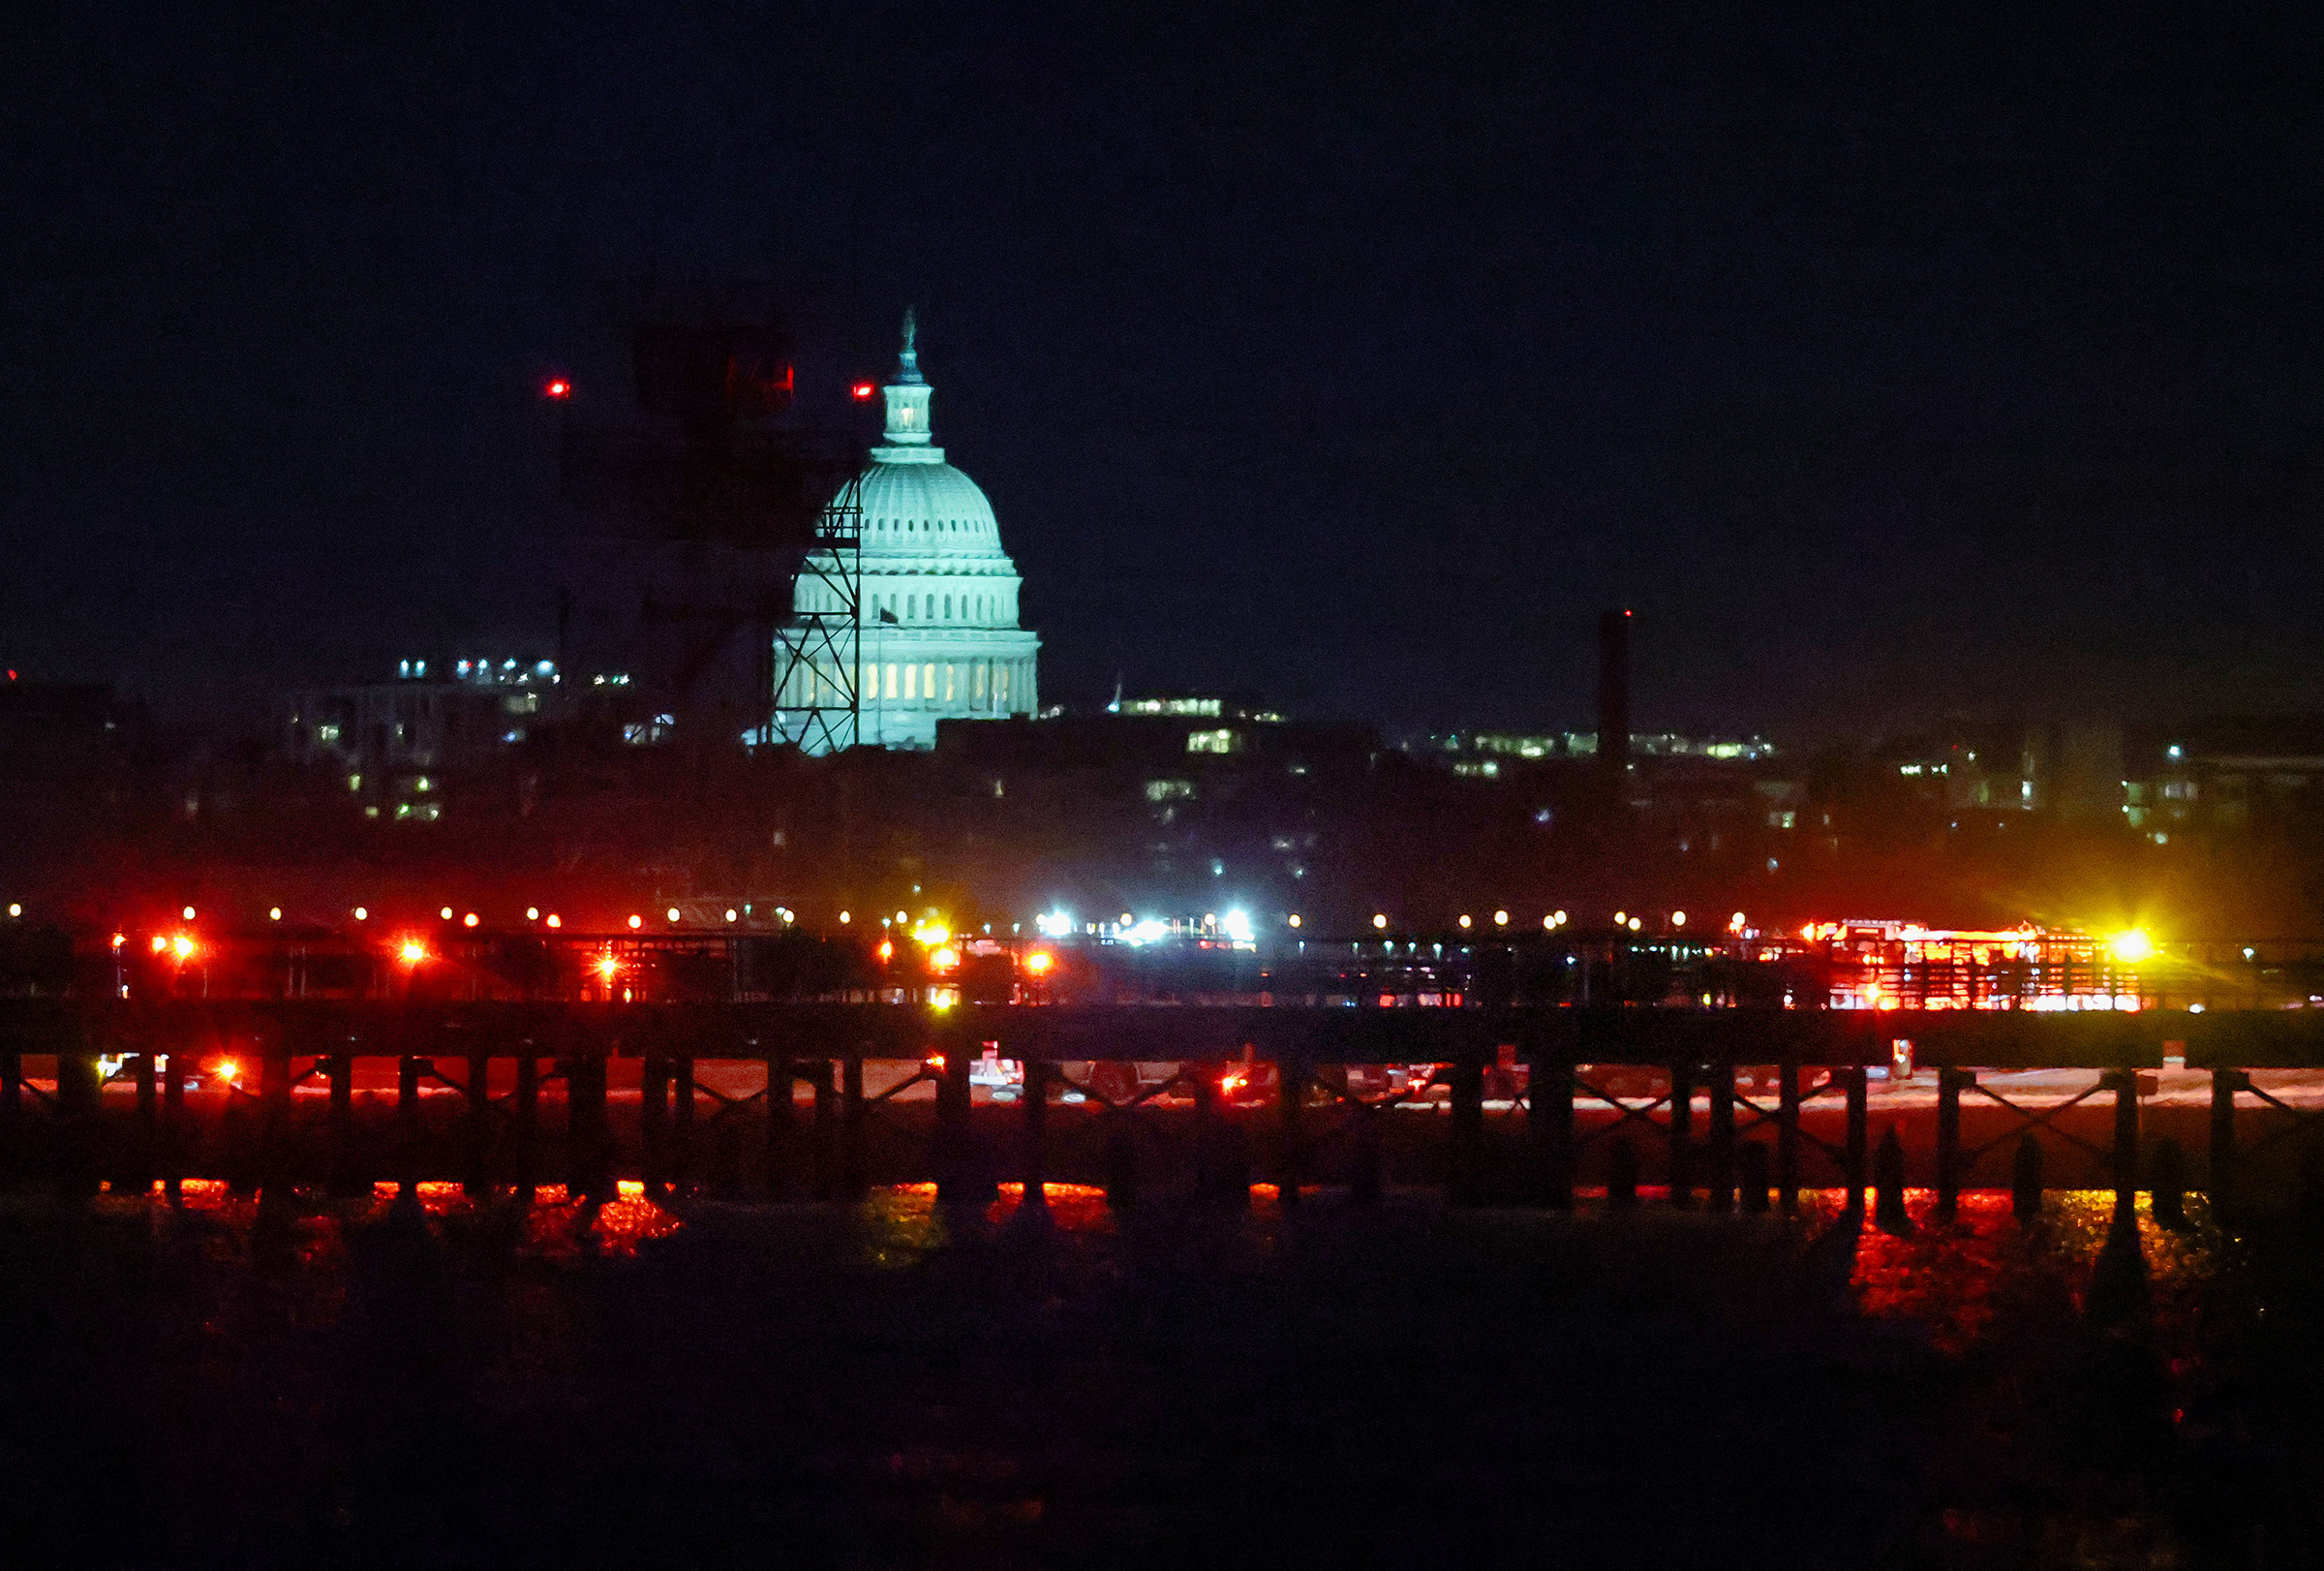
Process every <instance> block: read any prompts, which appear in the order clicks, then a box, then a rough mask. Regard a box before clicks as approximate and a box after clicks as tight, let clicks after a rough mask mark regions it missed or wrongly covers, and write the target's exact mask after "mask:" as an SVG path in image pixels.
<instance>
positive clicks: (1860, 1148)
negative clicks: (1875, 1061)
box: [1839, 1063, 1871, 1217]
mask: <svg viewBox="0 0 2324 1571" xmlns="http://www.w3.org/2000/svg"><path fill="white" fill-rule="evenodd" d="M1839 1074H1840V1078H1841V1083H1842V1085H1843V1086H1845V1087H1846V1088H1847V1091H1848V1211H1849V1215H1850V1216H1851V1217H1862V1216H1863V1215H1864V1165H1865V1164H1864V1156H1865V1146H1866V1145H1867V1144H1868V1136H1869V1135H1870V1133H1871V1128H1870V1117H1871V1115H1870V1112H1869V1110H1868V1108H1867V1106H1866V1104H1865V1074H1864V1065H1862V1064H1861V1063H1851V1064H1850V1065H1848V1066H1847V1067H1846V1068H1844V1069H1841V1070H1840V1071H1839Z"/></svg>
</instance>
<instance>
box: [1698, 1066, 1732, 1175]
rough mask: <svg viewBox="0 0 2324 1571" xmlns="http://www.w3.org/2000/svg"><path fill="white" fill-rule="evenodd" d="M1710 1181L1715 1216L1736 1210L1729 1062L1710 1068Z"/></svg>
mask: <svg viewBox="0 0 2324 1571" xmlns="http://www.w3.org/2000/svg"><path fill="white" fill-rule="evenodd" d="M1710 1092H1711V1116H1710V1141H1709V1145H1710V1150H1709V1152H1708V1155H1709V1157H1710V1169H1711V1170H1710V1172H1709V1173H1708V1174H1706V1175H1705V1177H1707V1178H1708V1179H1709V1180H1710V1187H1711V1209H1712V1210H1713V1211H1715V1212H1726V1211H1732V1210H1733V1209H1734V1206H1735V1066H1734V1063H1733V1062H1732V1061H1730V1060H1728V1059H1725V1058H1722V1059H1720V1060H1718V1061H1717V1062H1715V1063H1713V1064H1712V1065H1711V1073H1710Z"/></svg>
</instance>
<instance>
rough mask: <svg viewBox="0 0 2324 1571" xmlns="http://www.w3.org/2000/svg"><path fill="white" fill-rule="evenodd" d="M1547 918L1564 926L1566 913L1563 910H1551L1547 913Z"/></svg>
mask: <svg viewBox="0 0 2324 1571" xmlns="http://www.w3.org/2000/svg"><path fill="white" fill-rule="evenodd" d="M1549 920H1550V921H1552V922H1554V923H1556V924H1557V925H1558V926H1559V927H1564V926H1565V925H1566V913H1565V912H1564V911H1551V912H1550V913H1549Z"/></svg>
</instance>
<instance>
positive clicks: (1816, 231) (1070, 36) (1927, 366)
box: [0, 3, 2324, 737]
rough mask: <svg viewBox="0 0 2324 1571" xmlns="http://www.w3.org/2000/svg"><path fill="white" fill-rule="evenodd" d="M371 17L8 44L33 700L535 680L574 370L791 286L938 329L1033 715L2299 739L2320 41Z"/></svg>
mask: <svg viewBox="0 0 2324 1571" xmlns="http://www.w3.org/2000/svg"><path fill="white" fill-rule="evenodd" d="M346 9H348V8H335V7H314V6H304V5H298V6H292V5H283V6H277V7H259V6H247V7H183V8H171V7H160V6H154V5H151V4H124V5H120V6H116V7H110V8H107V7H102V6H91V5H67V6H63V7H58V8H53V9H51V8H25V11H26V12H40V13H43V14H42V15H25V14H23V13H17V14H13V15H12V16H11V18H10V19H9V20H7V21H5V22H0V537H4V542H5V549H6V559H5V560H6V562H7V569H6V571H5V572H4V573H0V650H4V653H5V662H6V663H7V664H11V665H15V666H17V667H19V668H22V669H23V670H24V671H25V672H26V674H28V675H34V676H56V677H102V678H111V679H118V680H122V681H125V682H128V683H131V684H133V685H135V686H137V687H138V689H140V690H141V691H145V692H148V693H155V694H157V695H160V696H163V697H170V696H179V697H182V696H185V695H189V694H195V695H199V694H203V693H221V692H226V691H233V690H236V689H241V690H249V689H252V688H254V687H262V686H264V685H265V684H269V683H276V682H288V681H291V680H294V679H301V678H332V679H339V678H348V677H355V676H374V675H378V674H380V673H382V672H383V671H384V670H386V669H387V668H388V667H389V666H390V665H391V664H392V662H393V661H394V660H395V659H396V658H397V657H398V656H399V655H403V654H410V653H415V652H423V651H429V650H434V651H438V652H449V651H452V650H454V649H472V650H474V649H490V650H494V651H501V650H506V651H507V652H511V653H514V652H518V651H520V650H531V649H546V648H549V647H550V646H551V644H552V642H553V629H554V617H555V613H554V606H555V583H556V568H555V563H556V552H557V545H556V542H557V539H558V534H559V529H560V524H559V521H558V519H557V516H556V514H555V511H554V508H553V507H552V505H551V495H550V492H551V487H550V486H549V485H548V483H547V481H546V479H545V478H544V477H545V476H546V475H547V473H548V472H549V470H550V467H551V461H550V458H549V456H548V455H549V453H550V451H551V442H552V437H553V419H554V416H553V414H552V413H551V412H549V411H547V410H545V409H544V408H543V406H542V405H541V403H540V401H539V399H538V397H537V393H536V389H537V386H538V385H539V382H540V380H541V378H542V376H543V375H544V374H545V373H546V372H548V371H550V370H553V369H567V368H569V369H571V370H572V371H573V372H574V373H575V375H576V376H577V378H578V379H579V381H580V383H581V386H582V390H583V393H584V395H585V401H586V399H587V398H588V397H589V396H590V395H596V396H597V397H598V398H599V399H600V401H604V400H610V399H611V398H612V397H613V394H612V393H611V392H609V391H606V390H605V389H607V388H608V386H609V385H613V384H618V383H619V381H620V380H621V373H620V370H619V367H618V365H616V364H615V363H614V362H613V361H612V359H611V358H610V357H609V356H608V355H606V354H604V353H603V352H602V350H601V348H595V347H592V346H593V345H595V344H597V343H598V342H599V340H601V339H602V337H603V333H602V326H603V324H602V323H601V322H599V321H598V320H596V319H597V317H598V316H599V315H600V313H599V308H598V305H597V300H598V291H599V286H600V284H601V283H602V282H603V281H605V280H608V279H613V278H619V277H625V276H630V275H638V274H656V275H659V276H662V277H667V278H703V277H731V276H746V275H761V276H764V275H771V276H775V277H779V278H780V279H782V280H785V281H786V283H787V285H788V286H789V287H791V288H792V289H793V290H795V291H796V292H797V293H798V295H799V297H800V298H801V299H802V300H803V301H810V300H811V301H813V302H816V304H815V305H814V309H815V310H817V311H820V312H822V313H824V315H825V316H827V317H829V318H830V319H831V320H832V321H834V322H837V323H839V324H840V329H839V330H840V336H841V337H843V338H848V339H851V340H852V342H853V343H854V344H855V345H857V346H858V350H859V354H860V356H861V363H862V365H863V366H864V367H865V368H867V369H875V370H885V369H886V368H887V366H888V365H890V364H891V363H892V354H893V335H894V328H895V322H896V319H897V318H898V317H899V316H900V314H901V312H902V307H903V306H904V304H905V303H906V302H917V303H918V305H919V306H920V308H921V312H922V315H923V318H924V321H925V323H926V327H925V331H924V334H923V341H922V342H923V364H924V366H925V367H926V369H927V371H928V374H929V376H930V379H931V380H932V381H933V383H934V384H935V385H936V409H935V417H936V434H937V440H938V441H940V442H942V443H944V444H945V445H946V446H947V447H948V448H949V449H950V450H951V453H952V456H953V458H954V459H955V460H956V461H957V462H958V463H959V464H960V465H961V467H962V468H963V469H964V470H966V471H967V472H968V473H969V474H970V475H971V476H973V477H975V478H976V479H977V480H978V481H979V482H980V483H981V484H983V485H984V487H985V488H986V490H987V491H988V493H989V494H990V495H991V496H992V498H993V500H994V506H995V508H996V509H997V510H998V513H999V517H1000V521H1001V528H1002V533H1003V538H1004V540H1005V542H1006V544H1007V545H1008V547H1009V549H1010V550H1011V552H1012V553H1013V554H1014V555H1015V557H1016V559H1017V563H1018V565H1019V567H1020V569H1021V570H1023V571H1024V574H1025V578H1026V586H1027V587H1026V595H1025V604H1026V614H1027V621H1028V623H1029V624H1030V625H1032V626H1034V627H1036V628H1038V629H1039V630H1040V631H1041V632H1042V633H1043V635H1044V637H1045V639H1046V650H1045V653H1044V656H1043V688H1044V693H1045V695H1047V696H1066V697H1070V696H1075V695H1081V694H1100V693H1105V692H1107V691H1110V690H1111V688H1112V686H1113V684H1114V681H1115V680H1116V675H1117V674H1118V676H1119V677H1120V678H1121V679H1122V680H1124V681H1125V682H1126V683H1127V684H1128V685H1129V687H1130V688H1131V689H1132V690H1133V691H1138V690H1148V691H1154V690H1187V689H1218V688H1227V689H1234V690H1240V691H1245V692H1248V693H1253V694H1256V695H1258V696H1261V697H1264V698H1266V699H1268V700H1269V701H1272V702H1274V703H1276V704H1278V705H1280V706H1281V707H1283V708H1286V709H1289V710H1292V711H1294V712H1298V713H1302V714H1308V715H1319V716H1321V715H1344V716H1359V717H1364V718H1372V719H1378V720H1381V721H1383V722H1386V723H1389V724H1391V725H1396V726H1435V727H1440V728H1441V727H1446V726H1452V725H1465V724H1481V723H1488V722H1489V723H1498V724H1583V725H1586V724H1588V717H1589V701H1590V694H1591V693H1592V691H1593V682H1594V678H1593V672H1592V669H1591V663H1590V662H1591V633H1592V630H1593V622H1594V617H1595V613H1596V611H1597V610H1598V608H1600V607H1601V606H1603V605H1606V604H1612V603H1623V602H1627V603H1630V604H1632V605H1634V606H1636V608H1637V610H1638V613H1639V623H1638V630H1639V631H1638V635H1637V637H1638V646H1639V659H1638V665H1639V669H1638V676H1637V681H1636V711H1637V719H1638V721H1639V722H1640V723H1641V724H1644V725H1680V726H1689V727H1696V728H1703V729H1710V728H1721V729H1755V728H1770V729H1774V730H1776V731H1778V733H1779V734H1784V735H1787V736H1793V737H1804V736H1808V735H1815V734H1823V735H1846V734H1861V733H1863V732H1865V731H1867V730H1871V729H1879V728H1883V727H1899V726H1907V725H1912V724H1922V723H1925V722H1927V721H1928V720H1930V719H1932V718H1934V717H1935V716H1936V715H1937V714H1939V713H1940V712H1941V711H1943V710H1946V709H1954V710H1960V711H1964V712H1967V713H1971V714H1975V715H1981V716H1997V717H1998V716H2012V715H2019V714H2024V715H2028V716H2033V715H2052V716H2066V715H2077V714H2089V713H2098V712H2114V713H2119V714H2121V715H2122V716H2123V717H2124V718H2125V719H2128V720H2132V721H2138V720H2149V719H2169V718H2176V717H2179V716H2183V715H2189V714H2197V713H2203V712H2211V711H2234V712H2246V713H2249V712H2266V711H2286V710H2292V709H2299V708H2309V709H2314V708H2319V707H2324V676H2320V675H2319V670H2320V667H2319V654H2320V653H2324V617H2320V616H2319V614H2318V613H2319V596H2320V592H2324V571H2320V565H2319V554H2320V553H2319V550H2318V547H2317V543H2316V542H2317V520H2318V508H2317V492H2318V481H2319V478H2324V476H2320V475H2319V468H2320V466H2319V462H2318V440H2317V439H2318V434H2319V423H2320V420H2319V417H2320V416H2324V407H2320V406H2324V398H2320V396H2319V394H2320V391H2324V378H2320V375H2319V369H2318V368H2319V364H2320V363H2324V360H2320V358H2319V351H2324V342H2320V340H2324V333H2320V332H2319V307H2318V293H2317V292H2318V286H2319V279H2324V266H2320V265H2319V264H2320V262H2324V258H2320V257H2319V255H2318V244H2317V242H2318V239H2319V236H2320V235H2324V224H2320V223H2319V203H2320V200H2324V199H2320V197H2319V190H2320V186H2319V172H2320V170H2324V160H2320V158H2319V154H2320V152H2324V146H2320V143H2324V115H2320V114H2319V112H2318V109H2319V106H2320V105H2324V82H2320V81H2319V79H2318V77H2319V75H2320V74H2324V73H2320V72H2319V64H2320V62H2324V50H2319V48H2318V44H2319V42H2320V40H2319V38H2318V36H2317V31H2316V28H2315V26H2314V24H2313V23H2312V22H2311V21H2309V20H2307V19H2305V18H2306V16H2307V15H2312V13H2309V11H2308V9H2307V8H2286V9H2285V11H2284V13H2283V14H2282V15H2281V16H2263V15H2259V14H2256V13H2242V12H2234V11H2231V10H2230V9H2229V8H2225V7H2215V6H2185V5H2181V6H2173V7H2160V8H2155V9H2154V10H2153V11H2152V12H2151V13H2148V14H2144V15H2141V14H2140V13H2138V12H2135V11H2133V10H2132V9H2130V8H2126V7H2107V8H2094V13H2093V15H2092V16H2091V17H2090V18H2089V19H2088V20H2087V21H2085V22H2074V23H2062V22H2059V21H2057V20H2056V19H2055V14H2051V15H2050V19H2032V18H2029V17H2028V16H2027V15H2024V13H2025V12H2026V11H2028V10H2031V9H2033V8H2024V7H2015V6H2012V7H2003V8H1995V9H1993V10H1991V11H1979V10H1977V9H1976V8H1972V7H1950V6H1948V7H1921V8H1911V9H1910V10H1908V8H1901V7H1900V8H1868V7H1860V6H1852V5H1836V6H1833V7H1830V8H1829V9H1828V11H1826V12H1824V13H1823V14H1821V15H1817V14H1815V13H1814V12H1813V10H1812V8H1810V7H1807V6H1777V7H1750V6H1727V7H1717V8H1704V9H1701V10H1698V11H1691V12H1682V11H1677V10H1659V9H1655V8H1642V7H1610V8H1606V9H1605V11H1604V12H1603V13H1601V14H1587V13H1584V12H1582V11H1580V10H1577V9H1575V8H1566V7H1540V6H1497V7H1485V6H1452V5H1426V4H1405V5H1398V6H1393V7H1391V8H1386V9H1382V10H1378V11H1362V10H1360V9H1358V8H1354V7H1332V8H1330V10H1329V11H1314V12H1305V11H1292V10H1270V9H1269V8H1265V7H1248V6H1228V5H1220V6H1215V7H1207V6H1174V7H1169V8H1160V7H1154V8H1146V7H1139V8H1116V7H1111V6H1102V5H1101V6H1071V7H1066V6H1058V7H1055V8H1024V9H1006V10H1004V9H1001V8H995V7H991V6H985V5H967V4H956V5H954V6H950V7H941V8H933V9H929V10H925V11H923V10H905V9H892V8H885V7H880V6H873V5H866V6H854V7H847V8H811V9H810V10H807V11H803V12H801V13H800V14H798V15H785V14H783V13H782V12H781V11H780V9H779V8H772V7H769V6H766V5H763V4H749V5H737V6H731V7H719V6H715V5H708V4H699V3H695V4H688V5H685V6H678V7H672V6H648V5H635V6H620V5H605V4H590V3H575V4H566V5H556V6H548V5H542V6H529V5H498V6H494V5H482V6H453V5H448V4H443V5H429V4H408V5H402V6H397V7H388V8H376V9H377V10H379V11H380V12H381V13H382V15H380V16H379V17H376V18H375V19H373V20H370V21H366V22H355V21H350V20H347V19H345V18H344V17H342V16H340V15H335V14H336V13H339V12H341V11H344V10H346ZM360 9H372V8H360ZM1650 10H1652V11H1653V18H1652V19H1649V18H1648V17H1647V16H1646V15H1644V14H1645V13H1647V12H1648V11H1650ZM1123 12H1135V13H1137V15H1121V14H1119V13H1123ZM2286 17H2297V18H2302V19H2299V20H2286V19H2284V18H2286Z"/></svg>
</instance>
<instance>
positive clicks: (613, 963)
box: [597, 955, 622, 982]
mask: <svg viewBox="0 0 2324 1571" xmlns="http://www.w3.org/2000/svg"><path fill="white" fill-rule="evenodd" d="M621 969H622V963H621V962H620V961H618V960H616V959H614V958H613V956H611V955H607V956H606V957H605V958H604V959H603V960H600V961H598V962H597V974H598V975H599V976H602V977H604V978H605V980H607V981H608V982H610V981H612V980H613V978H614V975H615V973H616V972H618V971H619V970H621Z"/></svg>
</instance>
